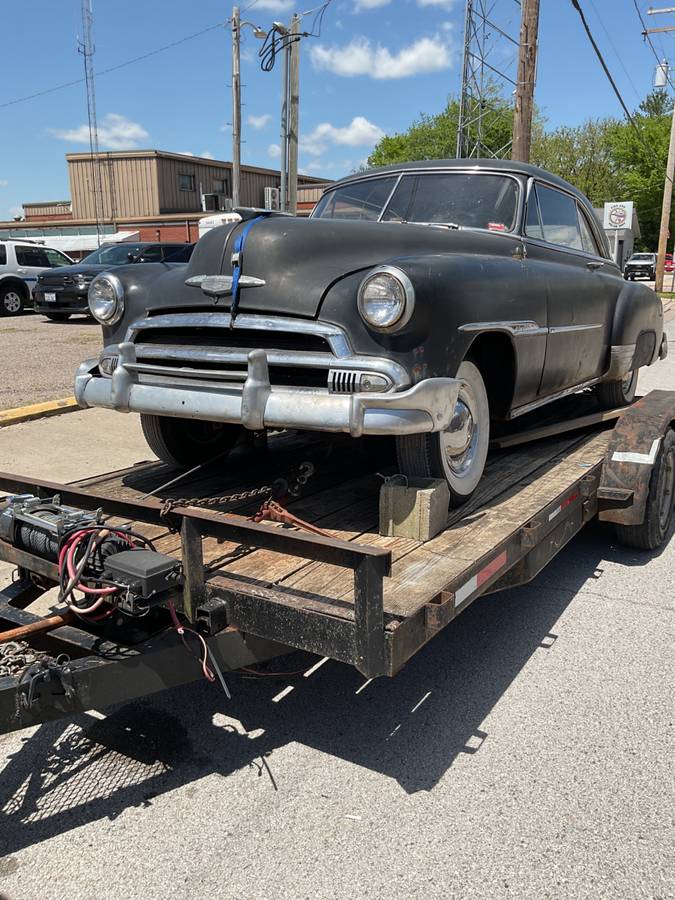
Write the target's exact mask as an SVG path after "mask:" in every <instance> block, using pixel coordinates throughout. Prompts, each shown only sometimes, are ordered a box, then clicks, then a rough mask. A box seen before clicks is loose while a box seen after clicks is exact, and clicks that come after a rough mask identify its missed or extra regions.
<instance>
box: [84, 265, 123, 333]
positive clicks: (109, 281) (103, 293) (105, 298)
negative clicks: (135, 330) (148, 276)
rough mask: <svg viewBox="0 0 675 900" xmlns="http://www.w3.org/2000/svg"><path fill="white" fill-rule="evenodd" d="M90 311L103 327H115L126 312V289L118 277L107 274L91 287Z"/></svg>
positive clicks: (89, 295)
mask: <svg viewBox="0 0 675 900" xmlns="http://www.w3.org/2000/svg"><path fill="white" fill-rule="evenodd" d="M88 298H89V309H90V310H91V314H92V316H93V317H94V318H95V319H96V321H97V322H100V323H101V325H114V324H115V323H116V322H119V320H120V319H121V318H122V314H123V312H124V288H123V287H122V282H121V281H120V280H119V278H118V277H117V275H112V274H111V273H110V272H105V273H104V274H102V275H97V276H96V278H94V280H93V281H92V283H91V284H90V285H89V292H88Z"/></svg>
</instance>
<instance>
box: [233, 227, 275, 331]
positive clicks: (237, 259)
mask: <svg viewBox="0 0 675 900" xmlns="http://www.w3.org/2000/svg"><path fill="white" fill-rule="evenodd" d="M266 218H267V214H263V215H260V216H256V217H255V219H249V221H248V222H247V223H246V224H245V225H244V227H243V228H242V230H241V233H240V234H239V235H238V236H237V240H236V241H235V243H234V253H233V255H232V259H233V269H232V304H231V305H230V316H231V319H230V328H231V327H232V326H233V325H234V320H235V317H236V315H237V312H238V311H239V279H240V277H241V273H242V268H243V265H242V264H243V261H244V244H245V243H246V237H247V235H248V233H249V231H250V230H251V229H252V228H253V226H254V225H255V223H256V222H262V220H263V219H266Z"/></svg>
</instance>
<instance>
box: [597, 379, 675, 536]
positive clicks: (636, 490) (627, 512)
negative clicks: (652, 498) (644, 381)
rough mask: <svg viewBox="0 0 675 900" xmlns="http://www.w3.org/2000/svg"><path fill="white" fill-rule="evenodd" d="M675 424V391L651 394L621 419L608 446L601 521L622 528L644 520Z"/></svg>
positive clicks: (603, 478)
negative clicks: (667, 438) (667, 436)
mask: <svg viewBox="0 0 675 900" xmlns="http://www.w3.org/2000/svg"><path fill="white" fill-rule="evenodd" d="M674 422H675V392H673V391H651V392H650V393H649V394H647V395H646V396H645V397H642V398H641V399H640V400H638V401H637V403H634V404H633V406H631V407H630V408H629V409H627V410H626V412H625V413H624V414H623V416H622V417H621V418H620V419H619V421H618V422H617V424H616V426H615V427H614V430H613V432H612V436H611V438H610V440H609V444H608V446H607V452H606V454H605V460H604V463H603V466H602V477H601V479H600V486H599V488H598V501H599V505H600V509H599V513H598V518H599V519H600V520H601V521H603V522H614V523H616V524H618V525H640V524H641V523H642V522H643V521H644V517H645V511H646V506H647V497H648V495H649V487H650V481H651V477H652V470H653V466H654V462H655V461H656V458H657V456H658V454H659V450H660V448H661V442H662V441H663V437H664V435H665V433H666V431H667V430H668V429H669V428H670V427H671V425H672V424H673V423H674Z"/></svg>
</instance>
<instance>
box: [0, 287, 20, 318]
mask: <svg viewBox="0 0 675 900" xmlns="http://www.w3.org/2000/svg"><path fill="white" fill-rule="evenodd" d="M4 306H5V309H6V310H7V312H11V313H15V312H18V311H19V310H20V309H21V297H20V296H19V295H18V294H17V293H16V291H8V292H7V293H6V294H5V299H4Z"/></svg>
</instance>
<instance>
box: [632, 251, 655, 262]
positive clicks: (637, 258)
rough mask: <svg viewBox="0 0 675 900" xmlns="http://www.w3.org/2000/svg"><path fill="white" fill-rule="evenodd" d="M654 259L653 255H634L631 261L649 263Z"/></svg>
mask: <svg viewBox="0 0 675 900" xmlns="http://www.w3.org/2000/svg"><path fill="white" fill-rule="evenodd" d="M653 258H654V254H653V253H634V254H633V255H632V256H631V258H630V261H631V262H640V261H642V260H647V261H648V262H651V260H652V259H653Z"/></svg>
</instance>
